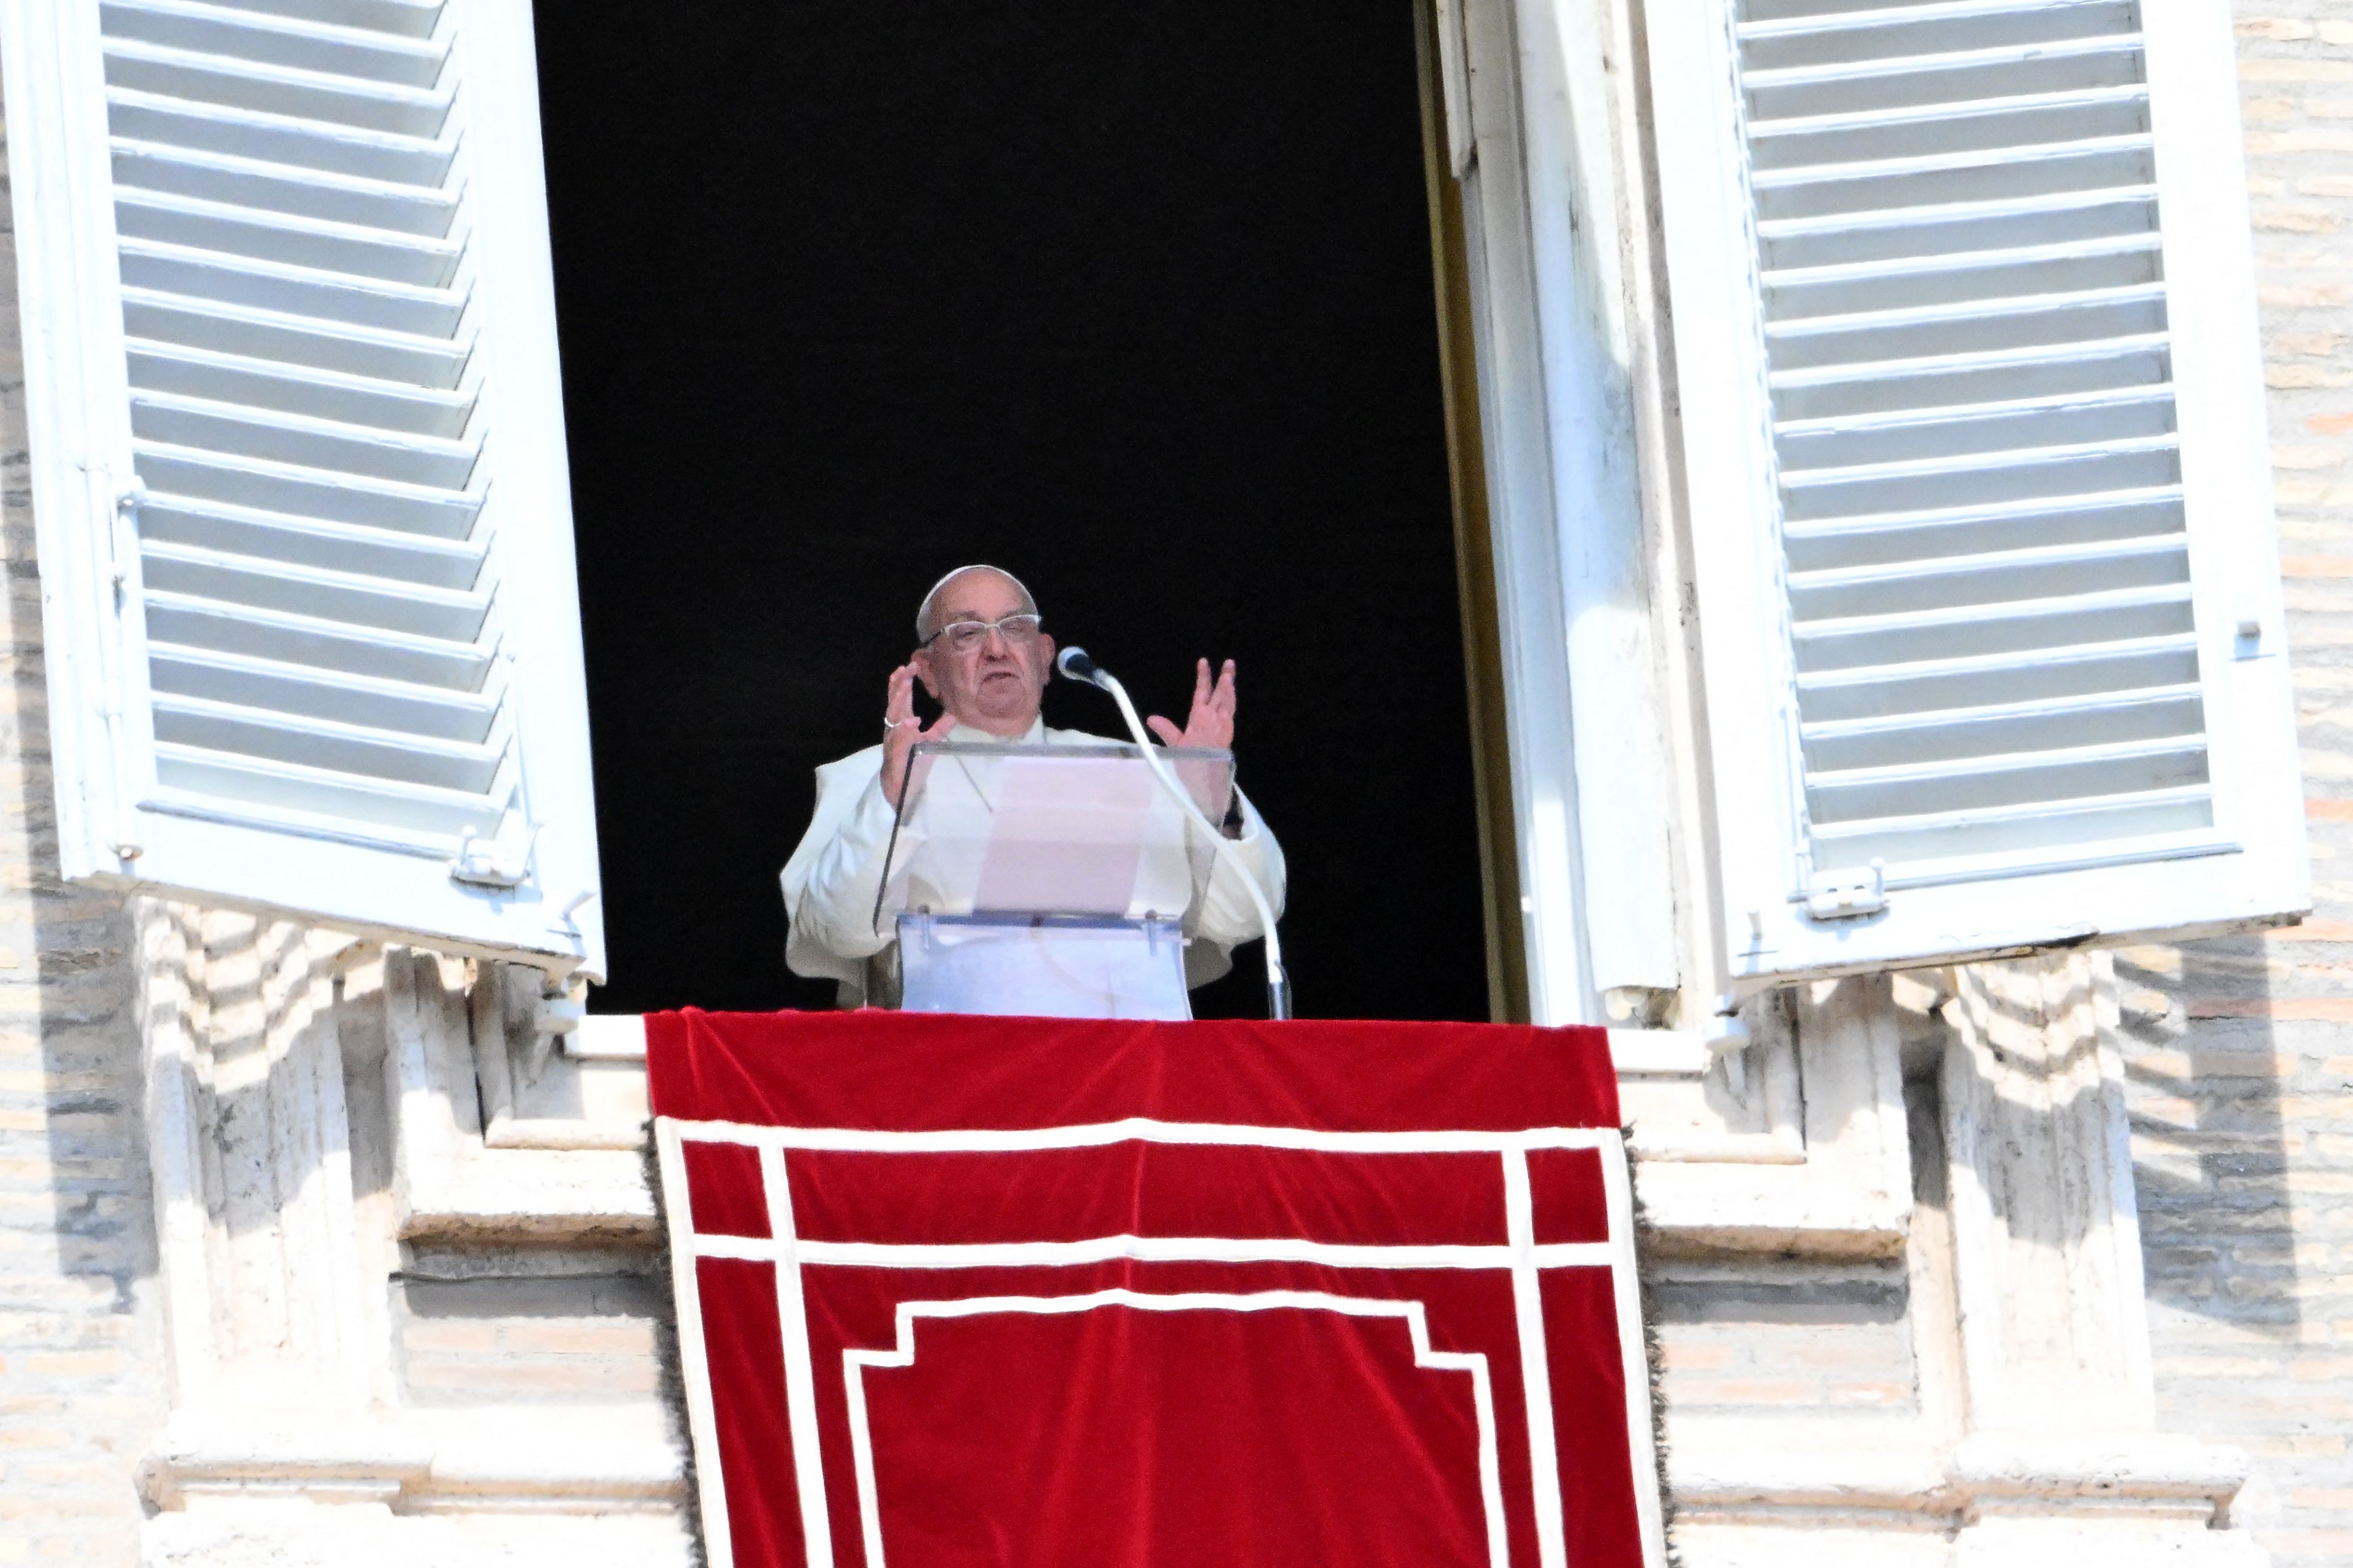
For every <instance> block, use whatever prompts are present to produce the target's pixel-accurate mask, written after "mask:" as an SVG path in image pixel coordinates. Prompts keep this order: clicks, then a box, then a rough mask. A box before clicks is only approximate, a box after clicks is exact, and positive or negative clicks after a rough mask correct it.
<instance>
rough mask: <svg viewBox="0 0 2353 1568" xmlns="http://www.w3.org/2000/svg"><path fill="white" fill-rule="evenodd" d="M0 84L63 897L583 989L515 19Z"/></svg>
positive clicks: (19, 9) (453, 7) (581, 810)
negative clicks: (323, 928) (138, 904)
mask: <svg viewBox="0 0 2353 1568" xmlns="http://www.w3.org/2000/svg"><path fill="white" fill-rule="evenodd" d="M0 68H5V83H6V94H7V129H8V153H9V162H10V172H11V174H12V180H13V190H14V203H15V219H16V242H17V262H18V268H19V272H20V283H19V288H20V296H21V300H22V305H23V318H24V334H25V360H26V403H27V408H28V418H29V423H30V427H31V447H32V453H31V457H32V476H33V492H34V511H35V518H36V523H37V531H38V548H39V559H40V567H41V579H42V607H43V624H44V631H45V643H46V651H47V660H48V676H49V690H50V709H51V711H50V721H51V731H52V751H53V755H54V759H55V767H56V776H57V789H58V833H59V853H60V858H61V859H62V861H63V864H64V868H65V871H66V874H67V875H68V876H69V877H73V878H78V879H96V880H100V881H102V882H108V883H112V884H115V885H121V886H137V887H143V888H149V889H157V890H163V891H169V892H173V893H177V894H184V895H187V896H190V897H193V898H197V899H203V900H216V901H223V902H230V903H237V904H244V905H254V906H265V907H269V908H275V909H282V910H292V911H296V912H299V913H302V914H308V915H312V916H316V917H321V918H323V919H325V920H328V921H337V922H343V923H348V924H351V925H353V926H356V927H359V928H362V929H365V930H371V931H383V932H385V933H388V934H400V935H406V936H412V937H422V938H426V939H429V940H433V941H436V942H443V943H448V944H455V945H458V946H460V947H465V948H470V949H474V950H479V951H485V952H501V953H509V954H517V955H529V956H533V957H535V958H536V959H537V960H538V961H539V962H542V963H547V964H549V965H550V966H552V967H554V968H558V969H572V968H585V969H586V971H587V972H588V973H601V971H602V968H603V963H604V959H603V952H602V947H603V939H602V931H601V923H600V917H601V910H599V909H598V908H597V906H596V890H597V880H596V835H595V819H594V813H593V807H592V803H591V795H590V788H589V778H588V750H587V710H586V690H585V686H584V681H583V675H582V667H581V656H580V628H579V610H578V605H577V595H576V587H575V576H574V569H573V556H572V539H571V514H570V499H569V492H568V479H567V474H566V468H565V448H564V426H563V407H562V401H561V395H560V383H559V376H558V372H557V360H556V341H555V324H554V291H553V286H552V279H551V275H550V268H549V260H548V241H547V219H546V195H545V190H544V185H543V175H542V170H541V154H540V141H539V116H538V91H537V82H536V77H535V67H534V63H533V45H532V22H531V11H530V7H529V6H528V5H525V4H523V3H522V0H221V3H197V0H102V3H100V0H8V3H7V4H6V5H5V6H0Z"/></svg>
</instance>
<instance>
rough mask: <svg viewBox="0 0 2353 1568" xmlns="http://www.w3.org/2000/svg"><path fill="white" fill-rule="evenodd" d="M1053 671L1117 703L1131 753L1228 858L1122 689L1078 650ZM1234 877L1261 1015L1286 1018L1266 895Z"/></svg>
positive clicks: (1286, 988) (1219, 835)
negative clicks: (1250, 937) (1261, 994)
mask: <svg viewBox="0 0 2353 1568" xmlns="http://www.w3.org/2000/svg"><path fill="white" fill-rule="evenodd" d="M1054 668H1056V669H1059V670H1060V671H1061V672H1062V674H1063V675H1064V676H1065V677H1067V678H1068V679H1071V680H1080V681H1084V682H1085V683H1086V684H1088V685H1089V686H1099V687H1101V688H1102V689H1103V690H1105V691H1108V692H1110V693H1111V700H1113V702H1116V703H1118V704H1119V716H1120V717H1121V718H1122V719H1124V720H1125V721H1127V732H1128V733H1129V734H1131V735H1133V736H1134V737H1135V744H1136V749H1137V750H1139V751H1141V752H1143V753H1144V761H1145V765H1146V766H1148V767H1150V768H1151V769H1152V776H1153V777H1154V778H1155V779H1156V780H1158V781H1159V784H1160V787H1161V789H1162V790H1164V791H1166V794H1167V795H1168V798H1169V799H1171V800H1173V801H1175V802H1176V805H1177V806H1178V808H1179V809H1181V810H1182V811H1183V812H1184V813H1185V815H1186V816H1188V817H1190V818H1192V819H1193V822H1194V823H1195V825H1196V826H1198V827H1199V828H1200V829H1201V831H1202V832H1204V833H1206V834H1208V836H1209V851H1210V853H1211V854H1212V855H1217V856H1230V855H1231V854H1232V853H1233V840H1232V839H1230V838H1228V837H1226V836H1225V834H1224V833H1223V832H1222V831H1221V830H1220V829H1219V826H1218V825H1217V824H1216V823H1214V822H1211V821H1210V820H1209V817H1208V813H1206V812H1204V811H1203V810H1202V809H1201V807H1200V804H1199V803H1198V801H1196V800H1195V799H1194V798H1193V796H1192V795H1191V794H1190V793H1189V792H1188V791H1187V789H1186V788H1185V786H1184V785H1182V784H1178V783H1177V782H1176V777H1175V776H1174V775H1173V774H1171V773H1169V771H1168V764H1167V763H1164V762H1162V761H1161V760H1160V748H1159V747H1158V746H1156V745H1155V744H1153V742H1152V737H1151V736H1150V735H1147V734H1145V731H1144V721H1143V720H1141V719H1139V718H1137V717H1136V714H1135V704H1134V703H1133V702H1131V701H1129V700H1128V697H1127V688H1126V687H1124V686H1122V685H1121V684H1120V683H1119V681H1118V679H1117V678H1116V677H1114V676H1113V674H1112V673H1111V671H1109V670H1107V669H1105V668H1103V666H1101V665H1099V664H1097V663H1096V662H1095V661H1094V660H1093V659H1092V658H1088V657H1087V650H1086V649H1084V648H1082V647H1066V648H1064V649H1063V650H1062V651H1061V652H1060V653H1059V654H1057V655H1055V656H1054ZM1234 873H1235V875H1236V876H1237V877H1238V878H1240V881H1241V885H1242V891H1243V892H1245V893H1248V894H1249V895H1250V905H1251V907H1252V908H1253V909H1255V910H1257V911H1258V929H1259V931H1261V933H1262V934H1263V935H1264V936H1265V938H1266V1005H1267V1014H1268V1016H1270V1017H1275V1018H1288V1017H1290V1016H1291V977H1290V975H1288V974H1287V973H1284V971H1283V967H1282V939H1281V938H1280V937H1278V936H1276V935H1275V933H1274V907H1273V905H1271V903H1269V902H1268V901H1267V897H1266V890H1265V889H1263V888H1261V887H1260V886H1259V885H1258V879H1257V878H1256V877H1253V876H1251V875H1250V868H1248V867H1247V866H1243V865H1241V864H1240V863H1239V862H1237V863H1235V864H1234Z"/></svg>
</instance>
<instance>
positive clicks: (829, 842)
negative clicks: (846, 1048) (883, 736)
mask: <svg viewBox="0 0 2353 1568" xmlns="http://www.w3.org/2000/svg"><path fill="white" fill-rule="evenodd" d="M897 815H898V814H897V813H896V812H895V811H893V810H892V806H891V803H890V802H889V801H887V800H885V799H883V798H882V781H881V748H880V747H875V748H873V749H872V752H871V755H870V754H869V753H863V752H861V753H860V754H859V755H857V756H853V757H845V758H843V759H842V760H841V761H840V762H839V763H829V764H828V765H827V766H825V767H823V768H820V769H818V803H817V812H816V815H815V816H814V818H813V819H812V820H811V821H810V823H809V829H808V832H807V835H806V836H805V837H803V838H802V839H801V842H800V847H798V848H797V849H795V850H794V851H793V858H792V859H791V860H790V861H788V862H787V863H786V866H785V869H784V875H783V877H782V879H781V880H782V882H783V885H784V895H785V909H786V915H787V917H788V919H789V920H790V921H791V934H790V936H789V937H787V939H786V944H785V960H786V963H787V964H789V965H790V966H791V968H792V970H793V972H794V973H797V974H806V975H810V976H813V977H815V976H830V977H832V978H834V979H837V980H850V981H852V982H853V983H854V982H855V980H856V977H857V975H858V973H859V970H860V964H861V963H862V961H864V960H865V959H867V958H869V957H871V956H872V955H873V954H875V953H877V952H881V951H882V950H883V949H884V948H885V947H888V946H889V945H890V944H891V942H892V939H893V936H894V935H895V933H894V932H892V931H890V930H889V928H887V927H886V928H885V929H884V931H882V932H881V934H880V935H878V934H876V932H875V930H874V897H875V894H876V893H877V892H878V891H879V890H880V889H881V882H882V868H883V862H884V859H885V858H886V856H887V855H888V853H889V850H890V845H891V826H892V821H893V820H894V819H895V818H896V816H897Z"/></svg>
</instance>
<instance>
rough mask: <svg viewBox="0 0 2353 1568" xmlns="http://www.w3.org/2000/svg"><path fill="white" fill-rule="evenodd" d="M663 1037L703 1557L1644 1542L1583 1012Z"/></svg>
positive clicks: (1613, 1558)
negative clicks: (1493, 1019) (1484, 1020)
mask: <svg viewBox="0 0 2353 1568" xmlns="http://www.w3.org/2000/svg"><path fill="white" fill-rule="evenodd" d="M647 1032H648V1039H649V1068H650V1072H651V1076H652V1086H653V1104H654V1110H655V1115H656V1121H655V1128H656V1135H657V1139H658V1141H659V1147H660V1152H661V1167H662V1184H663V1191H664V1199H665V1203H666V1205H667V1208H668V1213H669V1220H670V1245H671V1253H672V1258H673V1261H674V1263H675V1265H676V1271H677V1285H678V1303H679V1327H680V1336H679V1337H680V1343H681V1352H682V1354H683V1357H684V1361H685V1366H684V1369H683V1370H684V1373H685V1382H686V1392H687V1405H688V1414H689V1417H690V1421H691V1426H692V1436H693V1439H694V1448H695V1458H696V1463H697V1467H698V1470H699V1476H700V1483H701V1487H702V1516H703V1530H704V1535H705V1540H706V1545H707V1547H708V1549H709V1554H710V1561H711V1562H712V1564H713V1568H771V1565H774V1568H786V1565H790V1568H832V1565H835V1564H840V1565H843V1568H852V1565H858V1568H882V1564H883V1563H884V1562H885V1561H886V1559H887V1561H888V1562H889V1563H891V1564H892V1568H980V1565H983V1564H987V1565H990V1568H1011V1565H1014V1564H1019V1565H1021V1568H1210V1565H1213V1564H1214V1565H1216V1568H1259V1565H1264V1568H1300V1565H1303V1564H1311V1563H1312V1564H1316V1565H1318V1568H1374V1565H1376V1564H1379V1565H1389V1564H1408V1563H1410V1564H1414V1565H1416V1568H1436V1565H1441V1564H1446V1565H1451V1564H1461V1565H1463V1568H1473V1565H1478V1568H1502V1565H1504V1564H1506V1563H1515V1562H1516V1563H1522V1564H1534V1565H1535V1568H1568V1565H1569V1564H1571V1563H1574V1564H1575V1565H1576V1568H1639V1565H1642V1564H1646V1563H1647V1564H1651V1565H1652V1568H1655V1565H1656V1564H1657V1563H1659V1562H1660V1561H1661V1560H1662V1552H1661V1549H1660V1546H1659V1540H1660V1531H1659V1522H1658V1520H1659V1514H1658V1500H1657V1492H1656V1481H1655V1476H1654V1471H1653V1465H1652V1455H1651V1426H1650V1407H1649V1395H1648V1388H1647V1380H1646V1378H1645V1375H1644V1369H1643V1364H1642V1352H1641V1321H1640V1317H1639V1310H1638V1307H1637V1296H1636V1289H1635V1281H1634V1275H1633V1248H1632V1219H1631V1214H1630V1197H1629V1188H1628V1182H1627V1172H1626V1160H1625V1151H1624V1148H1623V1146H1622V1144H1621V1142H1620V1138H1619V1134H1618V1103H1617V1088H1616V1080H1615V1079H1614V1077H1613V1076H1612V1074H1611V1071H1610V1067H1609V1046H1608V1039H1607V1037H1606V1036H1605V1035H1604V1033H1603V1032H1602V1031H1600V1030H1598V1029H1530V1028H1512V1027H1503V1026H1485V1025H1467V1024H1419V1025H1418V1024H1340V1023H1311V1022H1297V1023H1285V1024H1258V1023H1196V1024H1144V1023H1097V1022H1089V1021H1072V1020H1060V1019H1031V1018H1018V1019H1016V1018H965V1017H943V1016H925V1015H918V1014H897V1013H877V1012H865V1013H846V1014H790V1013H786V1014H706V1013H698V1012H687V1013H671V1014H658V1015H655V1016H651V1017H649V1019H648V1020H647Z"/></svg>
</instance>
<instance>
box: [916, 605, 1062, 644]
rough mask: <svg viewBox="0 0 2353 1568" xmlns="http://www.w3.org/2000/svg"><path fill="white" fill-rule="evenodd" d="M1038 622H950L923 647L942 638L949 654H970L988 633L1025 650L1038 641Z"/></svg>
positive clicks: (1029, 618) (1030, 618)
mask: <svg viewBox="0 0 2353 1568" xmlns="http://www.w3.org/2000/svg"><path fill="white" fill-rule="evenodd" d="M1042 618H1043V617H1041V616H1037V615H1034V614H1027V613H1025V614H1022V615H1018V616H1006V617H1004V618H1003V619H1002V620H995V621H950V622H949V623H948V624H947V625H946V626H942V627H941V628H940V629H939V630H938V631H935V632H934V633H933V634H932V635H931V638H930V641H929V642H927V643H925V644H924V646H925V647H929V646H931V643H935V642H938V641H939V640H940V639H941V638H943V637H944V638H946V639H947V645H948V651H949V652H950V653H970V652H971V651H972V650H973V649H975V648H976V647H979V646H980V645H981V644H982V643H984V642H987V640H988V634H989V633H991V632H995V633H996V634H997V636H998V637H1003V638H1004V639H1005V641H1006V643H1007V645H1008V646H1009V647H1028V646H1029V644H1031V643H1033V642H1035V641H1037V640H1038V626H1039V622H1040V620H1041V619H1042Z"/></svg>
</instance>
